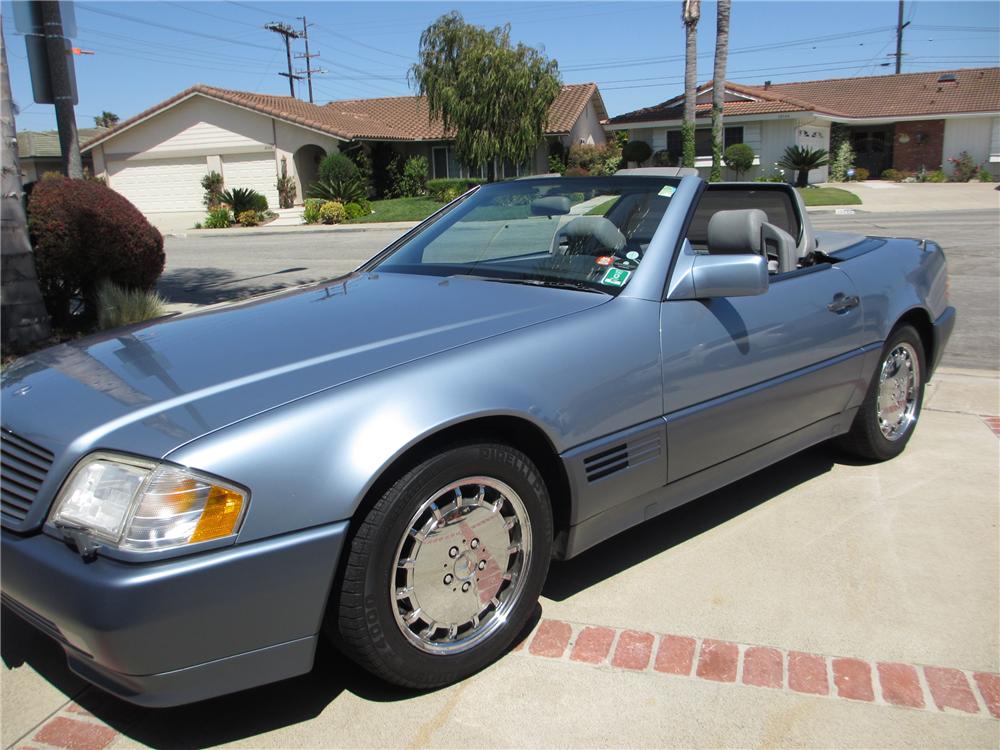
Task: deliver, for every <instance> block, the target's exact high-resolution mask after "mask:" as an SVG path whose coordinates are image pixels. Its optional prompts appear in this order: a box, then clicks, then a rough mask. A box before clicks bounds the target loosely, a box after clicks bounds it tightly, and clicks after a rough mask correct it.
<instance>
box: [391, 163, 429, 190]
mask: <svg viewBox="0 0 1000 750" xmlns="http://www.w3.org/2000/svg"><path fill="white" fill-rule="evenodd" d="M427 173H428V164H427V157H426V156H411V157H410V158H409V159H407V160H406V163H404V164H403V171H402V173H401V174H400V175H399V183H398V194H399V196H400V197H402V198H415V197H417V196H418V195H427Z"/></svg>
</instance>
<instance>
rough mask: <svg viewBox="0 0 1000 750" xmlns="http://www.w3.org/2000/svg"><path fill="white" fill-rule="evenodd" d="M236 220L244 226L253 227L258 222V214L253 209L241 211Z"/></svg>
mask: <svg viewBox="0 0 1000 750" xmlns="http://www.w3.org/2000/svg"><path fill="white" fill-rule="evenodd" d="M236 221H237V222H238V223H240V224H242V225H243V226H245V227H255V226H257V225H258V224H260V214H259V213H258V212H257V211H254V210H249V211H243V212H241V213H240V214H239V215H238V216H237V217H236Z"/></svg>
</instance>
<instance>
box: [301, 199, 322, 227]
mask: <svg viewBox="0 0 1000 750" xmlns="http://www.w3.org/2000/svg"><path fill="white" fill-rule="evenodd" d="M323 203H325V201H324V200H323V199H322V198H306V201H305V203H304V204H303V207H302V220H303V221H304V222H305V223H306V224H318V223H319V210H320V209H321V208H322V207H323Z"/></svg>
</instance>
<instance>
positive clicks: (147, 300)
mask: <svg viewBox="0 0 1000 750" xmlns="http://www.w3.org/2000/svg"><path fill="white" fill-rule="evenodd" d="M165 305H166V300H164V299H163V297H161V296H160V295H159V294H157V293H156V292H154V291H150V290H147V289H127V288H125V287H122V286H118V284H115V283H114V282H111V281H108V280H107V279H105V280H104V281H102V282H101V283H100V285H99V286H98V287H97V325H98V327H99V328H101V329H102V330H103V329H106V328H118V327H119V326H125V325H129V324H130V323H141V322H142V321H144V320H149V319H150V318H158V317H160V316H161V315H163V314H164V313H165V312H166V308H165Z"/></svg>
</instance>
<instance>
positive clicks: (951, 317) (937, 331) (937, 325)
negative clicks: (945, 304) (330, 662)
mask: <svg viewBox="0 0 1000 750" xmlns="http://www.w3.org/2000/svg"><path fill="white" fill-rule="evenodd" d="M953 330H955V308H954V307H949V308H946V309H945V311H944V312H943V313H941V316H940V317H939V318H938V319H937V320H935V321H934V356H933V359H932V361H931V363H930V374H932V375H933V374H934V370H935V369H937V366H938V364H939V363H940V362H941V357H942V356H943V355H944V349H945V347H946V346H947V345H948V339H949V338H951V332H952V331H953Z"/></svg>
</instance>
